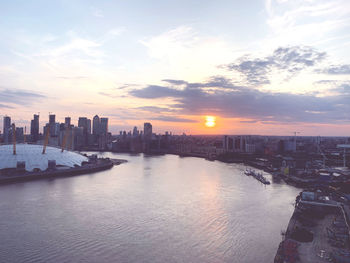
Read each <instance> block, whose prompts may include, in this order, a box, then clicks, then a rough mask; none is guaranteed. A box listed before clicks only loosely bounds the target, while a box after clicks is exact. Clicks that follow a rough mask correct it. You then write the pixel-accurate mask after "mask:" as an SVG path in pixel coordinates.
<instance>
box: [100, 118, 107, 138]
mask: <svg viewBox="0 0 350 263" xmlns="http://www.w3.org/2000/svg"><path fill="white" fill-rule="evenodd" d="M107 133H108V118H101V123H100V134H101V135H107Z"/></svg>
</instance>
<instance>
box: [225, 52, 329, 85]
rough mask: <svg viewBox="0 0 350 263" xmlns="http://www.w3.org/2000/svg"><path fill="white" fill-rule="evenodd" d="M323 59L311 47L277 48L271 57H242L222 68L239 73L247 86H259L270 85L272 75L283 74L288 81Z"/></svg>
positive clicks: (322, 53) (323, 54) (320, 53)
mask: <svg viewBox="0 0 350 263" xmlns="http://www.w3.org/2000/svg"><path fill="white" fill-rule="evenodd" d="M325 57H326V53H325V52H318V51H317V50H315V49H313V48H311V47H303V46H293V47H279V48H277V49H276V50H275V51H274V52H273V53H272V55H269V56H265V57H262V58H251V57H250V56H243V57H241V58H240V59H238V60H237V61H236V62H234V63H231V64H228V65H224V66H223V67H224V68H227V69H228V70H231V71H236V72H239V73H240V74H241V75H242V76H243V78H244V79H245V81H246V83H247V84H249V85H256V86H261V85H265V84H270V82H271V81H270V78H271V76H272V75H273V74H278V73H280V72H283V73H284V74H286V79H289V78H291V77H293V76H294V75H295V74H297V73H299V72H300V71H302V70H304V69H305V68H307V67H313V66H315V65H316V64H317V63H318V62H321V61H322V60H324V58H325Z"/></svg>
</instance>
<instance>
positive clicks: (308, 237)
mask: <svg viewBox="0 0 350 263" xmlns="http://www.w3.org/2000/svg"><path fill="white" fill-rule="evenodd" d="M349 211H350V210H349V203H348V201H347V200H346V199H345V198H344V197H341V196H340V195H339V193H337V192H336V191H334V190H329V189H324V190H317V191H303V192H301V193H300V195H298V196H297V198H296V204H295V210H294V212H293V215H292V217H291V219H290V221H289V224H288V227H287V230H286V231H285V233H284V239H283V241H282V242H281V243H280V245H279V248H278V250H277V253H276V256H275V260H274V262H275V263H282V262H329V261H332V262H350V250H349V248H350V247H349V236H350V235H349V233H350V232H349Z"/></svg>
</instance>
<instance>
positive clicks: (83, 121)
mask: <svg viewBox="0 0 350 263" xmlns="http://www.w3.org/2000/svg"><path fill="white" fill-rule="evenodd" d="M78 127H80V128H82V137H83V138H82V142H83V143H82V146H84V145H87V144H88V134H89V121H88V118H86V117H79V120H78ZM90 130H91V122H90Z"/></svg>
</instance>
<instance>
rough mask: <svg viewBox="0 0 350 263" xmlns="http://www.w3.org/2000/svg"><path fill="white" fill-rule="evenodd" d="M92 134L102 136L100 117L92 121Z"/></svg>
mask: <svg viewBox="0 0 350 263" xmlns="http://www.w3.org/2000/svg"><path fill="white" fill-rule="evenodd" d="M92 134H93V135H96V136H97V135H99V134H100V117H98V115H95V116H94V118H93V119H92Z"/></svg>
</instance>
